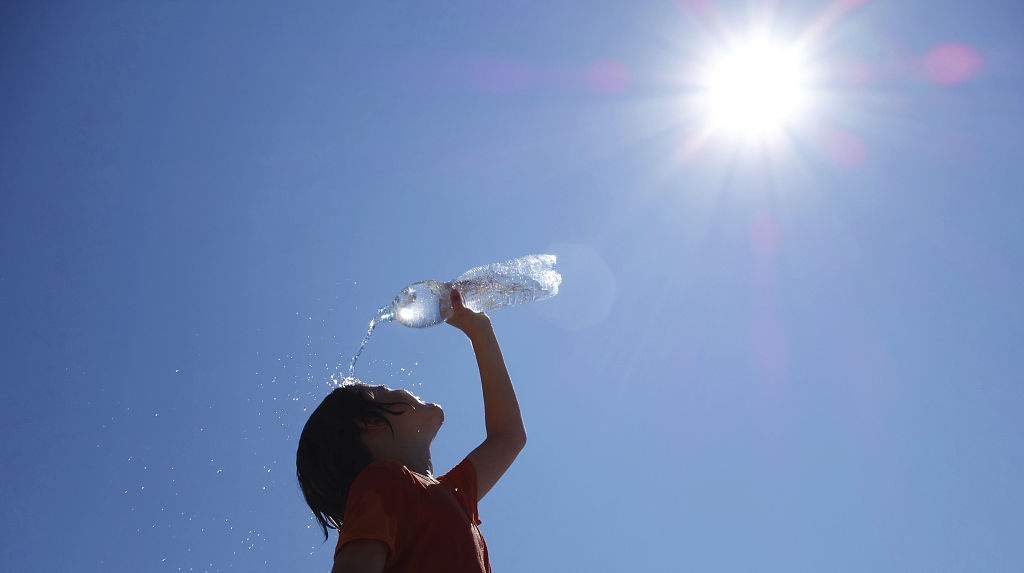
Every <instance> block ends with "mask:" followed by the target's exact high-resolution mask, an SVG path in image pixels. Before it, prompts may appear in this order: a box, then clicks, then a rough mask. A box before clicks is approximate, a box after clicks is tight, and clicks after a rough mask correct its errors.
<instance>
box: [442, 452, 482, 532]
mask: <svg viewBox="0 0 1024 573" xmlns="http://www.w3.org/2000/svg"><path fill="white" fill-rule="evenodd" d="M437 481H439V482H441V483H443V484H444V485H445V487H447V488H448V489H449V490H451V492H452V494H454V495H455V499H456V500H458V502H459V505H460V506H462V509H463V511H465V512H466V515H468V516H469V518H470V519H471V520H472V521H473V523H475V524H476V525H480V523H481V522H480V515H479V513H477V506H476V502H477V495H476V468H475V467H473V462H471V461H469V458H466V459H464V460H462V462H460V463H459V465H457V466H455V467H454V468H452V469H451V471H449V472H448V473H446V474H444V475H443V476H440V477H438V478H437Z"/></svg>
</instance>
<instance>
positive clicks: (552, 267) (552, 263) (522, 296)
mask: <svg viewBox="0 0 1024 573" xmlns="http://www.w3.org/2000/svg"><path fill="white" fill-rule="evenodd" d="M556 265H557V259H556V258H555V255H528V256H525V257H520V258H518V259H513V260H511V261H507V262H504V263H495V264H493V265H486V266H482V267H475V268H472V269H469V270H468V271H466V272H464V273H462V274H461V275H459V276H458V278H456V279H454V280H451V281H448V282H440V281H420V282H418V283H414V284H411V285H409V286H407V287H405V288H404V289H402V291H401V292H400V293H398V296H396V297H395V300H394V301H393V302H392V303H391V306H390V307H385V308H382V309H380V311H379V312H378V314H377V319H376V320H377V321H378V322H386V321H391V320H395V321H397V322H399V323H401V324H404V325H405V326H409V327H412V328H425V327H428V326H433V325H435V324H438V323H440V322H443V321H444V320H445V319H447V318H448V317H449V316H451V313H452V303H451V299H450V298H449V296H450V293H451V289H452V287H454V288H456V289H457V290H458V291H459V294H461V295H462V303H463V304H464V305H466V308H468V309H470V310H474V311H476V312H485V311H488V310H494V309H496V308H501V307H503V306H514V305H517V304H522V303H524V302H532V301H537V300H544V299H547V298H551V297H553V296H555V295H556V294H558V285H560V284H561V283H562V275H560V274H559V273H558V271H557V270H556Z"/></svg>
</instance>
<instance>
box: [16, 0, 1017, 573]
mask: <svg viewBox="0 0 1024 573" xmlns="http://www.w3.org/2000/svg"><path fill="white" fill-rule="evenodd" d="M1022 10H1024V9H1022V8H1021V7H1020V6H1019V5H1018V4H1017V3H1014V2H1004V1H998V2H996V1H993V2H987V3H985V4H984V6H973V5H970V4H969V3H966V2H923V1H916V2H887V1H883V0H872V1H861V0H842V1H840V2H836V3H831V4H830V3H827V2H809V1H790V2H775V3H758V2H753V3H739V2H736V3H730V2H716V1H714V0H705V1H702V0H686V1H680V2H669V1H666V2H628V3H627V2H598V1H595V2H586V3H583V2H561V1H552V2H544V3H506V4H503V5H501V6H492V5H483V4H479V3H469V2H447V3H443V4H432V5H429V6H428V5H427V3H410V2H389V3H370V2H366V3H326V2H324V3H292V4H289V5H288V6H284V5H283V4H271V3H262V2H246V3H218V4H215V5H206V3H137V2H102V3H101V2H92V3H64V4H61V5H53V4H51V5H46V6H43V5H39V4H38V3H12V2H4V3H2V4H0V30H2V34H0V73H2V80H3V81H2V82H0V125H2V130H0V133H2V136H0V146H2V147H0V197H2V199H0V200H2V209H0V218H2V225H0V233H2V242H0V252H2V254H3V259H2V260H3V266H2V270H0V294H2V300H3V315H4V319H3V321H2V324H3V329H2V333H3V338H4V340H3V343H4V348H5V352H4V356H5V363H6V364H7V365H8V372H7V381H6V383H5V384H3V386H2V390H0V429H2V432H3V435H4V436H5V439H4V440H3V443H2V446H0V459H2V460H3V467H4V473H5V479H4V487H3V493H2V495H0V509H2V515H3V516H4V520H3V523H2V525H0V528H2V529H0V540H2V541H0V549H2V551H0V569H2V570H5V571H27V570H31V571H65V570H69V569H70V570H77V571H156V572H159V571H232V570H233V571H328V570H329V569H330V562H331V554H332V550H333V539H332V542H329V543H327V544H321V543H320V538H319V537H318V533H317V532H316V531H315V530H314V529H313V528H312V527H311V525H312V524H313V521H312V519H311V516H310V514H309V511H308V509H307V508H306V507H305V505H304V504H303V502H302V499H301V496H300V494H299V492H298V489H297V486H296V483H295V479H294V469H293V468H294V465H293V460H294V451H295V445H296V440H297V435H298V432H299V431H300V430H301V427H302V424H303V423H304V421H305V419H306V416H307V415H308V411H309V410H311V409H312V408H313V407H315V405H316V404H317V403H318V400H319V399H320V398H322V397H323V395H324V394H325V393H326V392H327V390H328V387H327V385H326V381H327V379H328V378H329V376H330V374H332V373H333V372H336V371H337V370H338V369H339V367H340V366H341V365H347V363H348V360H349V358H350V356H351V355H352V353H353V352H354V351H355V350H356V347H357V345H358V343H359V340H360V338H361V337H362V335H363V333H364V332H365V329H366V324H367V322H368V321H369V319H370V318H371V317H372V315H373V313H374V311H375V310H376V309H377V308H378V307H379V306H382V305H383V304H386V303H387V302H389V301H390V299H391V298H392V297H393V296H394V294H395V293H396V292H397V291H398V290H399V289H400V288H401V287H403V286H404V285H406V284H408V283H411V282H414V281H417V280H422V279H427V278H435V279H447V278H451V277H454V276H456V275H458V274H459V273H461V272H462V271H464V270H466V269H468V268H470V267H472V266H476V265H481V264H486V263H491V262H496V261H502V260H506V259H510V258H513V257H516V256H520V255H524V254H528V253H537V252H553V253H555V254H557V255H559V257H560V262H561V267H562V272H563V277H564V282H563V284H562V290H561V293H560V294H559V295H558V297H556V298H554V299H552V300H550V301H546V302H543V303H538V304H536V305H529V306H524V307H520V308H515V309H502V310H498V311H495V312H494V313H492V319H493V321H494V323H495V328H496V330H497V333H498V336H499V339H500V340H501V342H502V344H503V349H504V352H505V357H506V360H507V362H508V365H509V369H510V372H511V374H512V378H513V380H514V382H515V383H516V385H517V389H518V392H519V396H520V402H521V404H522V407H523V411H524V417H525V420H526V424H527V429H528V431H529V434H530V442H529V444H528V445H527V448H526V450H525V451H524V452H523V454H522V455H521V457H520V459H519V460H518V461H517V462H516V464H515V465H514V466H513V468H512V469H511V470H510V471H509V473H508V474H507V475H506V477H505V478H504V479H503V481H502V482H501V483H500V484H499V485H498V486H497V487H496V488H495V489H494V490H493V491H492V493H490V494H489V495H488V497H487V498H486V499H485V500H484V501H483V503H482V506H481V517H482V519H483V521H484V525H483V532H484V535H485V536H486V538H487V541H488V545H489V547H490V550H491V556H492V564H493V566H494V569H495V571H565V570H580V571H623V570H625V571H630V570H645V569H646V570H668V571H674V570H679V571H728V572H731V571H737V572H746V571H785V572H796V571H808V572H812V571H813V572H820V571H835V572H846V571H849V572H860V571H900V572H905V571H928V572H934V571H993V572H994V571H1019V570H1020V569H1021V568H1022V566H1024V547H1022V545H1021V544H1020V539H1021V538H1022V537H1024V517H1022V515H1024V511H1022V510H1024V493H1022V491H1024V490H1022V488H1021V487H1020V484H1021V483H1024V456H1022V450H1021V447H1020V443H1019V439H1020V438H1019V437H1020V436H1021V435H1024V423H1022V422H1021V418H1020V417H1019V412H1020V411H1021V410H1022V406H1024V388H1022V380H1021V374H1020V372H1021V369H1022V367H1024V362H1022V358H1021V352H1020V341H1021V340H1024V305H1022V304H1021V302H1020V292H1021V284H1024V256H1022V254H1024V231H1022V228H1024V227H1022V225H1021V221H1022V215H1024V196H1022V193H1021V191H1022V190H1024V168H1022V165H1021V161H1020V147H1021V143H1022V137H1021V135H1020V134H1021V133H1022V131H1024V113H1022V112H1024V103H1022V102H1024V97H1022V82H1024V75H1022V72H1021V70H1022V69H1024V68H1022V66H1021V62H1022V61H1024V41H1022V40H1021V37H1020V34H1019V22H1020V21H1021V17H1022V16H1024V12H1022ZM769 22H770V24H769ZM751 29H758V30H762V31H764V30H765V29H767V30H769V31H770V33H771V35H772V36H773V37H774V38H775V41H777V42H781V43H786V44H788V43H792V42H795V41H797V39H803V40H805V42H804V48H805V53H804V55H805V58H806V59H807V60H808V63H807V66H808V68H807V69H808V70H812V72H808V74H809V79H808V80H807V81H808V83H809V84H810V85H811V88H812V91H813V94H814V98H813V99H814V103H813V105H811V104H809V105H808V106H806V108H804V109H802V110H800V111H799V112H798V114H797V115H798V120H794V123H792V124H790V125H787V126H786V128H785V129H784V130H783V131H782V132H781V133H783V134H784V135H782V136H781V137H780V138H779V139H777V140H775V141H774V142H766V141H765V140H751V139H749V138H744V136H743V135H742V134H736V133H726V132H724V131H721V130H716V129H714V128H713V127H710V126H709V124H708V122H707V121H706V119H707V113H706V110H705V109H703V108H701V107H700V105H698V101H699V99H700V98H699V93H701V89H702V87H701V85H700V84H699V82H698V81H696V80H695V77H696V76H695V74H696V71H695V70H698V69H701V67H702V66H705V65H707V64H708V62H709V61H713V57H712V55H713V54H715V53H716V52H717V51H719V50H721V49H722V47H723V46H725V45H728V44H729V43H730V42H734V41H737V39H739V40H742V39H743V38H744V37H746V35H748V34H750V33H751V32H750V30H751ZM755 91H756V90H755ZM357 374H358V375H359V376H360V377H361V378H363V379H364V380H367V381H373V382H377V383H386V384H389V385H392V386H408V387H411V388H414V389H415V391H416V392H417V394H420V395H422V396H423V397H424V398H427V399H429V400H431V401H437V402H440V403H441V404H443V405H444V406H445V408H446V412H447V420H448V421H447V422H446V425H445V427H444V428H443V429H442V431H441V433H440V435H439V436H438V438H437V441H436V442H435V448H434V458H435V460H434V461H435V467H436V468H438V469H446V468H448V467H451V466H452V465H454V464H455V463H457V462H458V461H459V460H460V459H461V457H462V456H463V455H465V453H467V452H468V451H469V450H470V449H471V448H472V447H473V446H474V445H475V444H476V443H477V442H478V441H479V440H480V439H481V438H482V435H483V418H482V405H481V400H480V396H479V387H478V381H477V378H476V372H475V365H474V362H473V359H472V354H471V349H470V348H469V345H468V343H467V342H466V341H465V340H464V338H463V337H462V336H461V334H460V333H458V332H457V331H455V330H454V329H451V328H449V327H444V326H443V327H437V328H432V329H428V330H423V331H414V330H410V329H405V328H403V327H401V326H399V325H389V326H386V327H382V328H381V329H379V330H378V332H377V333H376V334H375V335H374V338H373V340H371V342H370V344H369V346H368V347H367V349H366V351H365V353H364V354H363V357H362V359H361V361H360V364H359V367H358V370H357Z"/></svg>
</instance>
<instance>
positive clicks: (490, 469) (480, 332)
mask: <svg viewBox="0 0 1024 573" xmlns="http://www.w3.org/2000/svg"><path fill="white" fill-rule="evenodd" d="M451 300H452V310H453V311H454V312H453V314H452V316H451V318H449V319H448V324H451V325H452V326H454V327H456V328H458V329H459V330H461V331H462V332H464V333H466V336H468V337H469V340H470V342H472V343H473V352H474V353H475V354H476V363H477V367H479V369H480V384H481V386H482V387H483V393H484V423H485V425H486V427H487V437H486V438H485V439H484V441H483V443H481V444H480V445H479V446H477V447H476V449H474V450H473V451H472V452H470V454H469V455H468V456H467V459H469V460H470V461H471V462H472V463H473V467H474V468H475V469H476V476H477V485H476V488H477V499H478V500H480V499H483V497H484V495H486V494H487V492H488V491H490V490H491V488H492V487H494V484H495V483H497V482H498V479H499V478H501V476H502V475H504V473H505V470H507V469H508V468H509V466H511V465H512V462H513V461H514V460H515V459H516V456H518V455H519V452H520V451H522V449H523V446H525V445H526V428H524V427H523V416H522V414H521V413H520V412H519V401H518V400H516V391H515V389H514V388H513V387H512V380H511V379H510V378H509V375H508V369H506V368H505V359H504V358H503V357H502V356H501V348H500V347H499V346H498V339H497V337H496V336H495V335H494V329H493V328H492V327H491V319H490V318H488V317H487V315H486V314H484V313H482V312H473V311H471V310H469V309H467V308H466V307H464V306H463V305H462V297H461V296H460V295H459V293H458V291H456V290H455V289H452V293H451Z"/></svg>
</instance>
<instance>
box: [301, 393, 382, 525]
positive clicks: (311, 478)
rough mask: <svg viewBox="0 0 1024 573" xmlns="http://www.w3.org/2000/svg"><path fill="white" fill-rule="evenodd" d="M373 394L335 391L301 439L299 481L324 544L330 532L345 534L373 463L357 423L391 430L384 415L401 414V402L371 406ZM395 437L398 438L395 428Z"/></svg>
mask: <svg viewBox="0 0 1024 573" xmlns="http://www.w3.org/2000/svg"><path fill="white" fill-rule="evenodd" d="M370 388H371V387H370V386H367V385H365V384H348V385H345V386H342V387H340V388H336V389H335V390H333V391H332V392H331V393H330V394H328V395H327V397H325V398H324V400H323V402H321V403H320V405H319V406H317V408H316V410H313V413H312V414H310V416H309V420H307V421H306V426H305V427H304V428H302V435H301V436H299V449H298V451H297V452H296V453H295V475H296V477H298V479H299V487H300V488H301V489H302V495H303V497H305V498H306V504H308V505H309V508H310V509H311V510H313V515H314V516H315V517H316V520H317V522H318V523H319V524H320V529H321V530H323V533H324V540H325V541H326V540H327V529H328V528H331V529H338V528H340V526H341V521H342V520H343V519H344V518H345V503H347V502H348V490H349V488H350V487H352V482H354V481H355V479H356V476H357V475H359V472H361V471H363V468H365V467H366V466H368V465H370V462H372V461H373V456H372V455H371V454H370V450H369V449H368V448H367V447H366V445H365V444H363V441H362V439H360V436H359V433H360V427H359V424H358V422H364V423H374V422H380V421H383V422H384V423H385V424H387V425H388V428H391V422H390V421H389V420H388V419H387V417H386V416H384V414H385V413H387V414H394V415H398V414H401V413H402V412H401V411H395V410H392V409H390V408H389V407H390V406H395V405H398V404H401V402H389V403H378V402H374V401H373V400H371V399H370V398H369V397H368V396H367V393H368V390H369V389H370ZM391 431H392V433H394V429H393V428H392V429H391Z"/></svg>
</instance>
